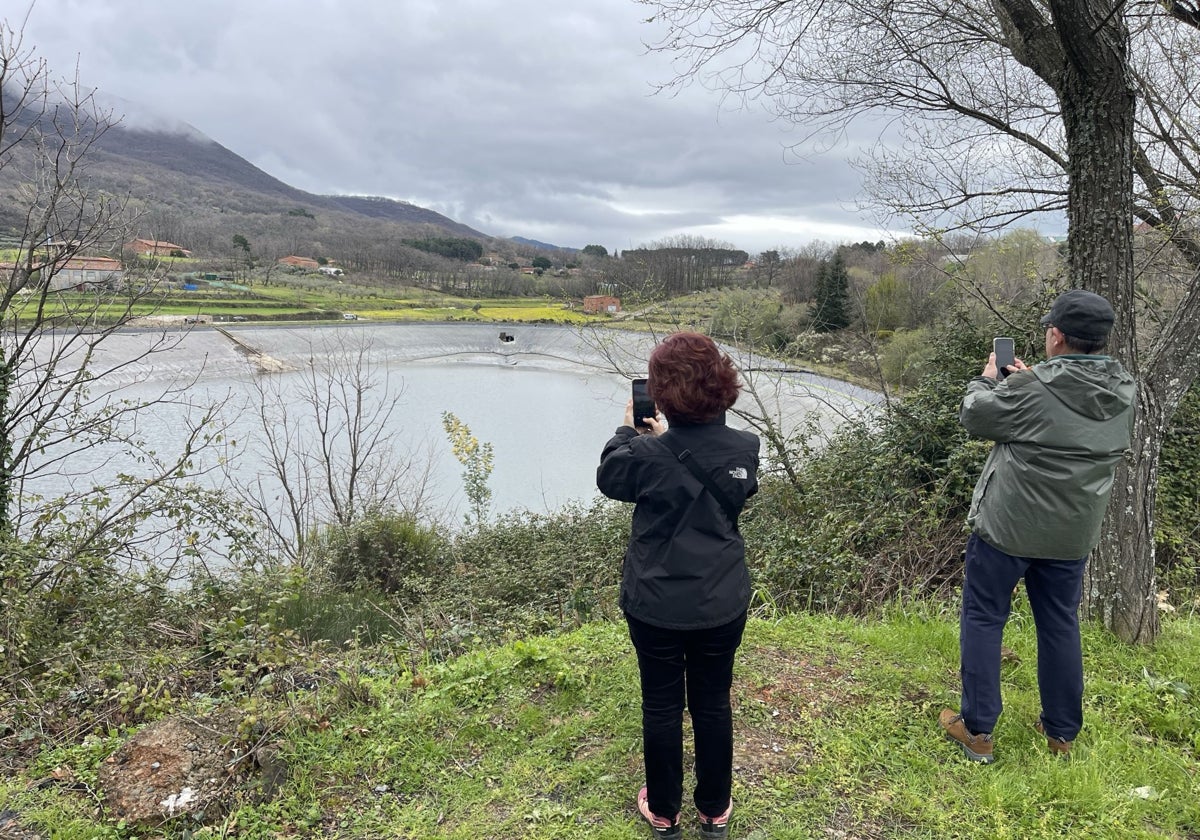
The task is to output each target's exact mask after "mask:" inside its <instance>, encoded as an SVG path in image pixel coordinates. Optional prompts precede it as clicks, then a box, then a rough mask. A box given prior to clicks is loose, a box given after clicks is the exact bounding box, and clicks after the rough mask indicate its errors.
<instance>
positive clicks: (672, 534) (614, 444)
mask: <svg viewBox="0 0 1200 840" xmlns="http://www.w3.org/2000/svg"><path fill="white" fill-rule="evenodd" d="M668 435H669V436H671V438H672V439H673V440H674V441H676V442H677V443H678V444H679V447H680V449H681V450H684V449H686V450H688V451H690V452H691V453H692V457H693V458H695V459H696V463H698V464H699V465H700V466H701V467H703V468H704V469H705V470H706V471H707V472H708V473H709V474H710V475H711V476H712V477H713V479H714V480H715V481H716V482H717V486H718V487H720V488H721V489H722V490H724V491H725V493H726V495H727V496H728V497H729V500H730V501H731V502H732V503H733V504H734V505H736V506H737V508H738V509H739V510H740V509H741V508H742V507H743V506H744V505H745V504H746V500H747V499H748V498H749V497H750V496H752V495H754V493H755V492H757V490H758V448H759V442H758V437H757V436H755V435H753V434H751V433H749V432H742V431H738V430H736V429H730V428H729V427H728V426H726V425H725V417H724V415H722V416H721V417H720V418H718V419H717V420H714V421H713V422H711V423H705V424H700V425H694V426H683V425H680V426H673V427H671V428H670V429H669V430H668V431H666V432H665V433H664V435H663V436H664V437H666V436H668ZM596 486H597V487H598V488H599V489H600V492H601V493H603V494H604V495H605V496H608V497H609V498H610V499H617V500H618V501H622V502H636V503H637V507H635V508H634V511H633V527H632V529H631V532H630V535H629V546H628V548H627V549H626V551H625V564H624V568H623V569H622V574H621V608H622V609H623V610H624V611H625V612H627V613H628V614H629V615H631V616H633V617H634V618H636V619H638V620H639V621H643V622H645V623H646V624H652V625H654V626H656V627H665V628H669V629H673V630H700V629H704V628H708V627H719V626H721V625H722V624H728V623H729V622H731V621H733V620H734V619H736V618H737V617H738V616H739V615H741V614H742V612H743V611H745V609H746V608H747V607H748V606H749V605H750V574H749V572H747V571H746V547H745V543H744V542H743V541H742V535H741V534H740V533H739V532H738V529H737V526H736V525H734V524H733V523H732V522H730V520H729V517H728V515H727V514H726V513H725V511H724V509H723V508H722V507H721V503H720V502H718V501H717V500H716V499H715V498H713V495H712V493H710V492H708V490H707V489H706V488H705V487H704V485H703V484H701V483H700V480H699V479H697V478H696V477H695V476H694V475H692V473H691V471H690V470H689V469H688V468H687V466H685V465H684V464H682V463H680V461H679V459H678V458H676V457H675V454H674V453H673V452H672V451H671V450H670V449H669V448H668V447H667V445H666V444H665V443H663V441H662V440H660V439H658V438H656V437H654V436H653V435H639V434H637V432H636V431H634V430H633V429H632V428H630V427H629V426H622V427H620V428H619V429H617V432H616V434H615V435H614V436H613V438H612V439H611V440H610V441H609V442H608V443H607V444H605V445H604V452H603V454H602V455H601V456H600V466H599V468H598V469H597V470H596Z"/></svg>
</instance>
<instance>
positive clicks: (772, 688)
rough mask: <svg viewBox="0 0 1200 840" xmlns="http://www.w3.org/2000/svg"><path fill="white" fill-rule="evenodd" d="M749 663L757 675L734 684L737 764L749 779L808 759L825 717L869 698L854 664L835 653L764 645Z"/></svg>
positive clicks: (789, 768) (791, 768) (787, 769)
mask: <svg viewBox="0 0 1200 840" xmlns="http://www.w3.org/2000/svg"><path fill="white" fill-rule="evenodd" d="M746 664H747V665H748V666H749V668H747V669H745V670H749V671H753V672H754V674H753V675H750V676H742V677H740V678H739V679H735V681H734V686H733V703H734V718H733V726H734V733H733V764H734V769H735V771H736V772H737V773H738V774H739V775H741V776H743V777H745V778H746V779H747V780H748V781H761V780H762V779H764V778H768V777H770V776H773V775H777V774H779V773H788V772H792V771H794V770H795V769H796V768H797V767H798V766H800V765H802V764H807V763H808V762H809V761H811V760H812V759H813V756H814V747H813V743H814V742H815V741H816V740H817V738H816V737H815V736H814V734H813V733H814V729H815V728H817V727H819V726H820V725H821V721H822V720H823V719H824V718H828V717H830V716H831V714H832V712H833V710H834V709H836V708H844V707H845V706H846V705H847V704H854V703H861V702H863V699H862V697H861V695H860V692H859V687H858V686H857V684H856V683H855V681H854V679H853V678H852V677H851V676H850V675H849V674H850V673H851V672H852V671H853V664H852V663H847V662H842V661H840V660H838V659H836V658H835V657H832V656H830V657H825V658H818V657H813V656H811V655H807V654H804V653H797V652H791V651H784V650H778V649H773V648H758V649H756V650H754V651H752V652H750V653H749V656H748V658H747V662H746ZM764 675H769V676H764Z"/></svg>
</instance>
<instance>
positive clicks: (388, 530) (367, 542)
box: [306, 511, 447, 602]
mask: <svg viewBox="0 0 1200 840" xmlns="http://www.w3.org/2000/svg"><path fill="white" fill-rule="evenodd" d="M310 552H311V553H310V554H309V556H308V558H306V559H307V561H308V563H309V565H310V567H311V568H312V569H313V570H314V571H316V572H323V573H325V574H327V575H328V576H329V578H330V579H331V580H332V581H333V582H334V584H335V585H337V586H339V587H341V588H342V589H344V590H354V589H357V588H359V587H362V586H363V585H364V584H369V585H371V586H374V587H377V588H378V589H380V590H382V591H383V592H386V593H389V594H393V595H398V596H400V598H401V600H408V601H414V602H415V601H417V600H419V599H420V598H422V597H423V596H424V595H425V594H426V593H427V592H428V591H429V587H430V585H431V581H433V580H434V579H436V578H438V577H440V576H441V575H442V574H443V573H444V572H445V569H446V566H447V562H446V543H445V540H444V539H443V538H442V537H441V536H439V535H438V533H437V532H436V531H434V530H433V528H432V527H430V526H428V525H424V524H422V523H420V522H418V521H417V519H416V518H415V517H413V516H412V515H411V514H406V513H398V512H395V511H372V512H369V513H367V514H366V515H365V516H364V517H363V518H362V519H361V520H359V521H358V522H355V523H354V524H352V525H350V526H348V527H342V526H330V527H328V528H326V529H325V530H324V531H323V532H321V533H320V534H319V535H318V536H317V538H316V539H315V540H314V541H313V543H312V544H311V546H310Z"/></svg>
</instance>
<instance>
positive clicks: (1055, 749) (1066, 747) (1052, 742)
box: [1033, 718, 1074, 756]
mask: <svg viewBox="0 0 1200 840" xmlns="http://www.w3.org/2000/svg"><path fill="white" fill-rule="evenodd" d="M1033 728H1034V729H1036V730H1037V731H1038V734H1039V735H1046V744H1047V745H1048V746H1049V747H1050V752H1052V753H1054V754H1055V755H1063V756H1069V755H1070V754H1071V746H1072V744H1073V743H1074V742H1073V741H1068V740H1067V739H1066V738H1055V737H1054V736H1053V735H1047V734H1046V727H1044V726H1042V721H1041V718H1039V719H1038V721H1037V723H1035V724H1034V725H1033Z"/></svg>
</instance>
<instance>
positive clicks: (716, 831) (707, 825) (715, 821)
mask: <svg viewBox="0 0 1200 840" xmlns="http://www.w3.org/2000/svg"><path fill="white" fill-rule="evenodd" d="M731 814H733V800H732V799H730V800H729V806H728V807H727V808H726V809H725V813H723V814H721V815H720V816H716V817H706V816H705V815H704V813H703V812H700V836H701V837H728V836H729V817H730V815H731Z"/></svg>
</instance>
